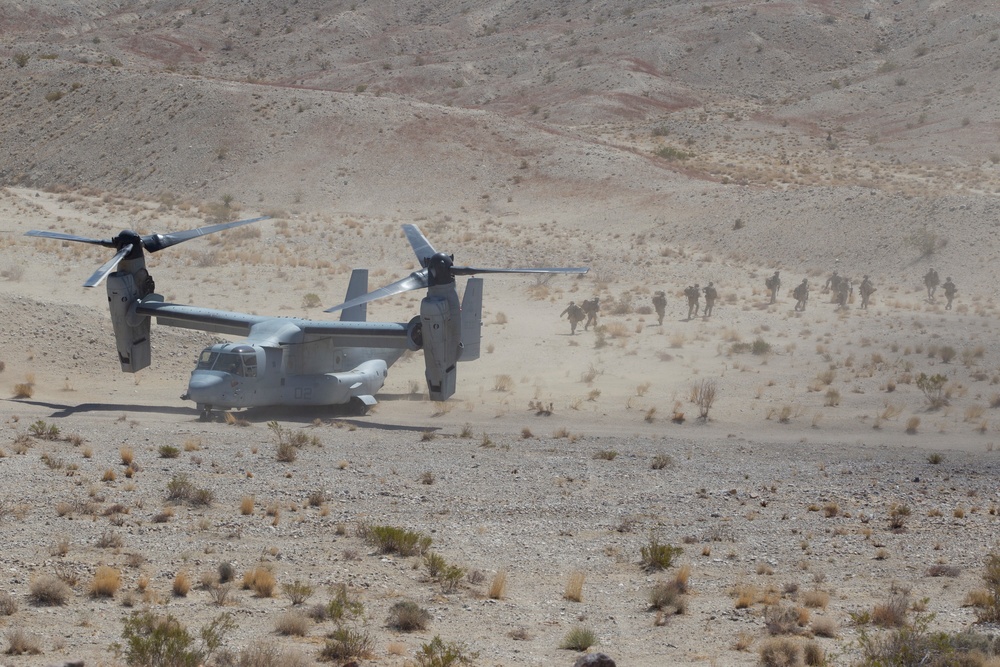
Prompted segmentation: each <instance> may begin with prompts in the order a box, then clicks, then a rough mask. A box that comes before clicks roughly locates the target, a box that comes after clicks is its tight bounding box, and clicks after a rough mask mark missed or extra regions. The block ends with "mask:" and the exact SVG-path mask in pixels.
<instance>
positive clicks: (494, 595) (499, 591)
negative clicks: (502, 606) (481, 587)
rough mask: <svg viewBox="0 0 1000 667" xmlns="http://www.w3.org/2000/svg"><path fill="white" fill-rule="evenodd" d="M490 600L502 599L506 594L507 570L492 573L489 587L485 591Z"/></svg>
mask: <svg viewBox="0 0 1000 667" xmlns="http://www.w3.org/2000/svg"><path fill="white" fill-rule="evenodd" d="M486 595H487V597H489V598H490V599H491V600H502V599H504V596H506V595H507V570H499V571H498V572H497V573H496V574H495V575H493V581H491V582H490V589H489V591H487V593H486Z"/></svg>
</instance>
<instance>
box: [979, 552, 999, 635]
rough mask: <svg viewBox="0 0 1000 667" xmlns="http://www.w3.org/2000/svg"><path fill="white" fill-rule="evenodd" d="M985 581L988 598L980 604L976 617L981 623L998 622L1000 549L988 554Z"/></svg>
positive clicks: (984, 572)
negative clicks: (984, 602)
mask: <svg viewBox="0 0 1000 667" xmlns="http://www.w3.org/2000/svg"><path fill="white" fill-rule="evenodd" d="M983 583H984V584H985V585H986V591H987V593H988V598H987V601H986V604H984V605H981V606H979V609H978V611H977V612H976V618H977V619H978V620H979V622H981V623H996V622H998V621H1000V551H996V550H994V551H992V552H991V553H990V554H989V555H987V556H986V563H985V567H984V569H983Z"/></svg>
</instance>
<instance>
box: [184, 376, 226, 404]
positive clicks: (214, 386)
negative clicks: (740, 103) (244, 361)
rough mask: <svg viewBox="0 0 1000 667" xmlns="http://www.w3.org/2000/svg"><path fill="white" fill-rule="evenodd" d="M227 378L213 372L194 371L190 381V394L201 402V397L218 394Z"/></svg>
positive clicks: (193, 398) (192, 398)
mask: <svg viewBox="0 0 1000 667" xmlns="http://www.w3.org/2000/svg"><path fill="white" fill-rule="evenodd" d="M224 381H225V379H224V378H223V377H222V376H220V375H215V374H213V373H194V374H193V375H191V380H190V381H189V382H188V396H190V397H191V400H193V401H198V402H201V400H200V399H201V397H205V396H212V395H217V394H218V392H219V391H220V390H221V389H222V384H223V382H224Z"/></svg>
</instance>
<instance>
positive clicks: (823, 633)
mask: <svg viewBox="0 0 1000 667" xmlns="http://www.w3.org/2000/svg"><path fill="white" fill-rule="evenodd" d="M810 630H812V633H813V634H814V635H816V636H817V637H836V636H837V634H838V633H839V632H840V628H839V627H838V626H837V621H835V620H834V619H832V618H830V617H829V616H819V617H817V618H815V619H813V622H812V626H810Z"/></svg>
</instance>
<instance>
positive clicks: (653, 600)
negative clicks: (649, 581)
mask: <svg viewBox="0 0 1000 667" xmlns="http://www.w3.org/2000/svg"><path fill="white" fill-rule="evenodd" d="M686 590H687V586H686V584H685V583H682V582H680V581H679V580H678V579H677V578H676V577H675V578H674V579H672V580H670V581H661V582H658V583H657V584H655V585H654V586H653V589H652V590H651V591H650V592H649V608H650V609H651V610H653V609H655V610H657V611H667V612H670V613H672V614H683V613H684V612H685V611H687V597H686V596H685V595H684V592H685V591H686Z"/></svg>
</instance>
